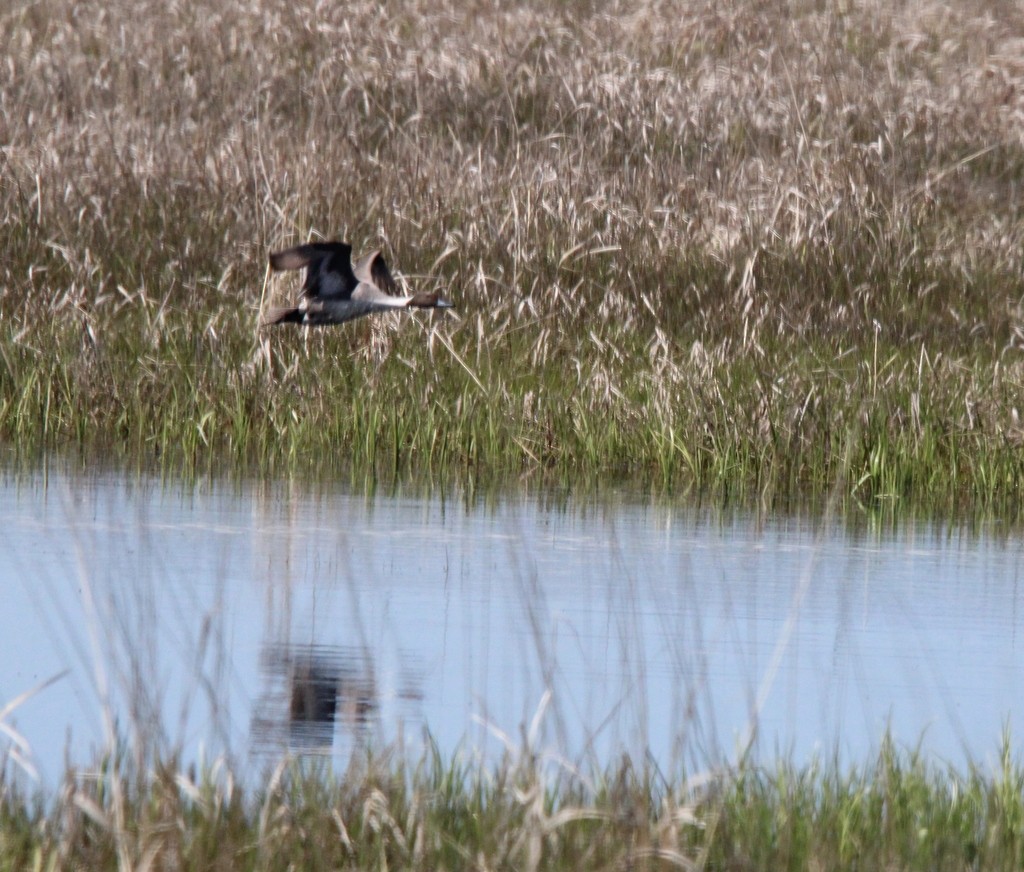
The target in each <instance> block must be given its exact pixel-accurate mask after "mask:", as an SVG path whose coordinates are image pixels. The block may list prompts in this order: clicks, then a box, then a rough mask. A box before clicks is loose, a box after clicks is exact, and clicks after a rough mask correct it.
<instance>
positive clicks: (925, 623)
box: [0, 471, 1024, 781]
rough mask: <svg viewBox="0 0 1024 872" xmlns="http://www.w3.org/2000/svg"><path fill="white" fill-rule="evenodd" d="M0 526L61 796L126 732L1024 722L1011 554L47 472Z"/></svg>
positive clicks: (553, 737)
mask: <svg viewBox="0 0 1024 872" xmlns="http://www.w3.org/2000/svg"><path fill="white" fill-rule="evenodd" d="M0 531H2V532H0V554H2V559H0V589H2V590H3V592H4V599H5V604H4V605H5V607H4V608H3V610H2V611H0V656H2V663H3V665H4V669H3V670H2V672H0V710H2V709H3V706H4V704H5V703H7V702H10V701H11V700H13V699H15V698H16V697H18V696H19V695H20V694H22V693H23V692H25V691H27V690H30V689H31V688H33V687H35V686H37V685H39V684H40V683H41V682H43V681H45V680H47V679H49V678H51V677H53V676H57V675H60V676H61V677H60V678H59V679H58V680H57V681H55V682H54V683H53V684H51V685H50V686H48V687H46V688H45V689H44V690H42V691H41V692H39V693H38V694H37V695H35V696H33V697H32V698H31V699H28V700H27V701H25V702H24V703H23V704H21V705H20V706H19V707H18V708H17V709H16V711H14V712H13V714H10V715H8V717H7V719H6V723H7V724H8V726H13V727H14V729H15V730H16V732H17V734H18V735H19V736H20V737H22V738H23V739H24V740H25V741H26V742H27V743H28V745H29V746H30V757H29V759H31V761H32V762H33V763H34V765H35V766H36V767H37V768H38V770H39V771H40V773H41V776H42V778H43V779H44V781H53V780H54V779H55V778H57V777H59V775H60V773H61V771H62V770H63V767H64V760H65V753H66V752H69V753H70V757H71V759H72V760H76V761H80V762H86V761H88V760H90V759H91V758H92V755H93V752H94V750H95V749H97V748H99V747H102V745H103V740H104V735H105V732H104V731H105V729H106V727H105V723H106V722H105V719H104V714H105V713H109V714H110V715H111V717H114V718H116V721H117V725H118V729H119V731H120V732H121V733H122V734H126V735H129V736H130V734H131V731H132V729H133V728H135V727H141V728H144V729H147V730H149V731H150V732H152V731H153V730H154V729H157V730H158V731H159V732H160V734H161V735H162V736H163V737H164V740H165V741H166V743H167V747H169V748H180V749H182V752H183V754H184V756H185V757H186V758H187V759H195V758H196V757H197V756H200V755H205V756H206V757H210V756H213V755H216V754H219V753H223V752H227V753H229V754H230V755H231V757H232V758H233V759H235V760H241V761H253V760H263V761H272V760H275V759H278V758H279V757H280V755H281V754H282V753H286V752H288V751H289V750H290V751H292V752H296V751H300V752H317V753H331V754H334V755H336V756H343V755H345V754H347V753H349V752H350V751H351V749H352V748H353V747H356V746H357V745H360V744H362V743H365V742H369V743H373V744H378V745H379V744H381V743H384V742H393V741H401V742H403V743H404V744H405V745H406V746H408V747H410V748H412V749H415V748H418V747H420V746H421V745H422V743H423V741H424V735H425V731H427V730H429V733H430V735H432V736H433V737H434V739H435V740H436V741H437V742H438V744H439V745H440V747H441V748H442V749H443V750H444V751H445V752H449V753H450V752H454V751H455V750H456V749H466V750H471V751H474V752H479V753H482V754H484V755H489V754H494V755H496V754H498V753H500V751H501V750H502V748H503V747H504V744H503V743H504V742H506V741H509V742H512V743H514V744H516V745H519V744H520V743H521V742H522V741H523V736H524V731H526V732H527V733H530V736H531V740H532V741H533V742H534V743H535V744H536V746H537V747H538V748H539V749H541V750H544V751H549V752H551V753H553V754H559V755H563V756H565V757H568V758H569V759H570V760H573V761H582V762H584V763H586V762H589V761H597V762H599V763H600V762H609V761H611V760H612V759H613V754H615V753H618V752H620V751H622V750H625V751H628V752H629V753H632V754H634V755H636V754H643V753H647V752H649V753H650V754H651V755H652V756H653V758H654V759H655V760H657V761H658V762H659V764H660V765H662V766H663V767H666V768H672V767H673V766H676V765H678V764H683V765H685V766H686V767H687V768H688V769H689V770H690V771H693V767H694V766H707V765H709V764H715V763H720V762H726V761H729V760H732V759H735V756H736V754H737V750H738V748H740V747H742V746H743V745H744V743H745V742H746V740H747V737H748V736H750V735H753V741H754V746H753V747H754V751H755V753H756V754H757V755H758V756H759V757H761V758H762V759H770V758H773V757H774V756H775V755H776V754H777V753H780V752H781V753H785V754H790V755H792V756H793V757H794V758H795V759H796V760H798V761H803V760H807V759H808V758H810V757H811V756H812V755H813V754H814V753H816V752H827V753H831V752H832V751H833V750H838V752H839V753H840V754H841V755H842V756H843V757H844V758H848V759H852V760H855V761H862V760H864V759H865V758H866V756H867V755H869V754H870V753H871V752H872V751H873V750H874V749H875V748H877V745H878V742H879V739H880V737H881V735H882V733H883V731H884V730H885V729H886V727H887V725H888V726H890V727H891V730H892V732H893V733H894V735H895V737H896V738H897V740H899V741H901V742H905V743H907V744H915V743H916V742H917V741H918V740H920V739H921V738H922V736H923V742H924V746H925V747H926V748H927V749H928V750H929V751H930V752H932V753H934V754H935V755H936V756H937V757H939V758H941V759H948V760H950V761H952V762H954V763H955V764H957V765H960V764H962V763H963V762H965V760H966V758H968V757H970V758H972V759H975V760H979V761H984V760H987V759H989V758H992V757H994V755H995V753H996V751H997V749H998V744H999V738H1000V734H1001V731H1002V730H1003V728H1004V727H1005V726H1006V725H1007V724H1009V725H1010V726H1011V728H1013V727H1014V725H1017V724H1019V723H1020V714H1021V711H1022V709H1021V690H1022V688H1024V667H1022V664H1024V658H1022V657H1021V654H1022V653H1024V651H1022V650H1021V647H1020V646H1021V642H1020V640H1019V639H1018V633H1017V630H1018V627H1019V626H1020V625H1021V621H1022V615H1021V614H1020V611H1021V604H1022V589H1021V581H1022V570H1021V567H1022V560H1021V558H1022V553H1021V551H1022V549H1021V542H1020V539H1019V538H1017V537H1016V536H1002V537H1000V538H998V539H997V538H992V537H986V536H984V535H982V536H977V535H974V534H968V533H967V532H964V531H960V530H957V529H955V528H954V529H949V528H943V529H941V530H940V529H936V528H931V527H913V526H908V527H906V528H905V529H904V530H902V531H901V532H899V533H897V534H880V533H876V532H865V533H860V534H850V533H849V532H848V529H844V528H843V527H841V526H837V525H828V524H822V523H821V522H820V521H814V520H810V519H799V518H792V517H775V518H772V517H769V518H764V517H755V516H752V515H745V514H729V515H722V514H716V513H709V512H707V511H703V512H702V511H698V510H695V509H692V508H687V507H685V506H678V505H673V504H671V503H667V502H652V501H650V500H648V501H643V500H640V499H637V498H629V497H622V498H620V499H617V500H614V501H611V502H605V503H603V504H597V503H594V502H587V501H574V500H572V499H560V500H557V501H553V500H552V498H551V497H550V496H548V497H543V496H541V497H538V496H536V495H533V496H524V497H521V498H515V497H509V498H505V499H501V500H499V501H494V502H482V503H474V504H472V505H467V502H466V501H465V500H460V499H440V498H421V497H419V496H415V497H414V496H402V495H401V494H400V493H399V494H398V495H394V496H380V495H378V496H375V497H368V496H365V495H360V494H348V493H344V492H330V491H322V492H318V493H314V492H311V491H310V489H308V488H300V487H295V486H289V485H288V484H286V483H272V484H253V485H243V486H239V485H235V484H228V483H217V482H213V483H207V484H202V485H199V486H197V487H194V488H193V487H189V488H187V489H184V490H183V489H181V488H177V487H174V486H168V485H166V484H161V483H160V482H159V481H157V480H147V479H139V478H133V477H118V476H110V475H108V476H102V477H89V476H82V475H79V474H68V473H55V472H53V471H51V472H49V474H48V475H47V476H46V477H45V478H44V477H43V476H41V475H39V476H34V477H32V476H20V477H7V478H6V479H3V480H0ZM548 691H550V692H548ZM755 727H756V729H754V728H755ZM752 730H753V732H751V731H752ZM9 742H10V739H9V738H5V737H4V736H3V734H2V733H0V743H7V744H8V746H9ZM26 753H29V752H26Z"/></svg>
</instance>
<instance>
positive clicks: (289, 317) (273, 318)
mask: <svg viewBox="0 0 1024 872" xmlns="http://www.w3.org/2000/svg"><path fill="white" fill-rule="evenodd" d="M302 314H303V313H302V310H301V309H299V308H298V307H297V306H296V307H293V308H291V309H271V310H270V311H269V312H267V318H266V320H265V321H264V322H263V326H264V327H267V326H269V325H271V324H288V323H293V324H301V323H302Z"/></svg>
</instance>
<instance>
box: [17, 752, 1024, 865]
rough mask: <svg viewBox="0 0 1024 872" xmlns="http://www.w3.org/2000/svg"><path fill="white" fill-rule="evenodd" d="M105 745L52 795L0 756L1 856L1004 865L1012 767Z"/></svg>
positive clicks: (1022, 802)
mask: <svg viewBox="0 0 1024 872" xmlns="http://www.w3.org/2000/svg"><path fill="white" fill-rule="evenodd" d="M131 760H132V754H131V753H130V752H129V751H128V750H127V749H126V748H123V749H122V750H121V751H119V752H117V753H115V754H112V755H108V756H106V757H104V758H103V759H101V760H100V761H99V762H98V764H97V766H96V767H95V768H93V769H81V770H71V771H69V774H68V775H67V777H66V780H65V783H64V785H63V787H62V788H61V790H59V791H58V792H57V793H56V794H55V795H54V796H53V797H50V798H44V797H41V796H36V797H32V796H30V795H28V794H26V793H25V792H24V791H23V789H22V788H21V787H19V785H18V778H17V777H16V774H15V772H14V766H13V764H12V762H11V761H10V760H7V761H6V765H5V766H3V767H0V867H2V868H4V869H40V870H42V869H114V868H118V869H154V868H156V869H161V868H175V869H231V870H236V869H251V870H262V869H268V870H270V869H284V868H288V869H292V868H294V869H305V870H319V869H431V870H443V869H527V870H536V869H595V870H597V869H624V868H626V869H640V870H643V869H704V868H706V869H736V870H739V869H818V868H822V869H840V868H858V869H860V868H869V869H889V868H891V869H907V870H915V869H920V870H942V869H949V870H954V869H956V870H959V869H1017V868H1020V866H1021V864H1022V863H1024V831H1022V828H1021V820H1022V819H1024V769H1022V768H1021V764H1020V762H1019V761H1018V760H1015V759H1014V758H1013V757H1012V754H1011V751H1010V737H1009V735H1007V736H1005V737H1004V744H1003V748H1002V751H1001V752H1000V754H999V756H998V760H996V761H995V763H994V765H993V766H992V769H991V771H982V770H981V769H980V768H973V767H972V768H971V769H970V770H969V771H968V772H967V773H966V774H965V773H961V772H957V771H956V770H954V769H952V768H945V767H937V766H935V765H934V764H929V763H927V762H926V761H925V760H924V759H923V758H922V757H921V755H919V754H918V753H917V752H916V751H914V750H899V749H897V748H896V747H895V746H894V745H893V744H892V742H891V741H890V740H888V739H885V740H883V743H882V745H881V747H880V750H879V751H878V754H877V757H876V758H875V759H874V760H873V761H871V762H869V763H868V764H866V765H864V766H861V767H856V766H854V767H845V768H844V767H842V766H840V764H839V763H838V762H836V761H835V760H833V761H831V762H828V761H821V760H818V761H814V762H811V763H809V764H807V765H806V766H804V767H801V768H798V767H795V766H793V765H791V764H788V763H785V762H780V763H777V764H775V765H774V766H773V767H762V766H756V765H753V764H749V763H747V764H743V765H741V766H740V767H739V768H738V769H736V770H734V771H731V772H728V773H721V774H714V773H711V774H705V775H702V776H700V777H696V778H689V779H688V778H686V777H684V776H679V777H677V778H673V777H668V778H666V776H665V775H664V773H662V772H660V771H659V770H658V769H657V767H655V766H653V765H651V764H645V765H644V766H642V767H640V768H635V767H634V765H633V763H632V762H631V761H630V760H628V759H624V760H622V761H621V762H620V763H618V764H615V765H614V766H613V767H611V768H609V769H608V770H606V771H603V772H597V773H591V774H589V775H587V774H583V773H581V772H579V771H578V770H575V769H573V768H572V767H570V766H568V765H566V764H565V763H564V762H563V763H561V764H558V763H556V762H554V761H552V760H545V759H544V757H543V755H539V754H536V753H534V752H532V751H529V750H522V751H519V752H515V753H513V752H509V753H508V754H507V755H506V757H505V759H504V760H503V761H502V762H501V763H499V764H497V765H496V766H487V765H485V764H483V763H481V762H480V761H478V760H476V761H474V760H473V759H471V758H467V757H464V756H462V755H458V754H456V755H455V756H454V757H453V758H452V759H450V760H449V759H444V758H443V757H442V756H441V755H440V754H439V752H438V751H437V749H436V748H431V747H428V750H427V752H426V753H425V754H424V756H423V757H421V758H420V759H419V760H418V761H415V762H412V763H410V762H408V761H407V760H405V759H403V758H402V757H401V756H400V755H397V754H395V753H385V754H379V755H374V754H372V753H369V752H363V753H355V754H354V756H353V759H352V760H351V761H350V763H349V765H348V768H347V770H346V771H344V772H337V773H335V772H333V771H332V770H331V769H330V766H329V764H327V763H326V762H324V761H319V762H318V761H315V760H312V761H310V760H306V761H298V760H292V761H285V762H283V763H282V764H281V765H279V766H278V767H277V768H276V769H275V770H274V771H273V772H270V773H267V775H266V777H265V778H264V779H262V780H260V781H259V783H258V786H255V787H253V786H251V785H250V786H249V787H245V786H243V785H242V783H241V782H238V781H236V780H235V777H234V775H233V774H232V771H231V769H230V767H229V765H228V764H227V763H226V762H225V761H224V760H223V759H221V760H218V761H216V762H214V763H213V764H212V765H209V766H208V767H205V768H204V769H203V770H202V771H200V772H198V773H197V771H196V768H195V767H194V766H192V767H189V768H188V770H187V771H186V770H183V769H181V768H179V766H178V764H177V762H176V761H175V760H174V759H170V760H159V759H158V760H151V761H150V763H151V764H152V765H151V768H149V769H148V770H147V771H146V773H145V774H144V775H141V776H140V775H139V774H138V772H139V770H137V769H136V768H134V767H135V764H133V763H132V762H131Z"/></svg>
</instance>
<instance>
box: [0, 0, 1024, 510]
mask: <svg viewBox="0 0 1024 872" xmlns="http://www.w3.org/2000/svg"><path fill="white" fill-rule="evenodd" d="M997 5H998V4H997ZM992 9H993V7H992V6H991V4H987V3H982V2H964V3H956V4H952V5H949V4H939V3H931V2H922V3H916V4H912V5H909V6H901V7H898V8H896V9H893V8H892V7H891V5H890V4H885V3H881V2H865V3H861V4H832V3H829V4H813V3H801V2H795V3H788V4H783V5H779V4H757V3H754V4H752V3H748V2H739V0H737V2H734V3H726V4H724V5H723V4H703V3H698V2H683V3H678V4H650V5H645V6H643V7H641V8H638V9H636V8H633V7H630V8H628V9H626V8H622V9H620V8H618V7H616V6H614V5H612V6H607V5H605V4H591V3H586V2H582V0H581V2H579V3H570V4H565V3H561V2H558V3H556V2H551V0H538V2H535V3H530V4H525V5H523V4H520V5H517V6H516V7H515V8H508V9H506V8H505V7H503V6H502V5H501V4H488V3H468V4H461V3H458V4H451V3H446V2H444V0H423V2H419V3H415V4H411V5H409V4H400V5H396V6H393V7H392V6H385V7H384V8H383V9H381V7H379V5H378V4H371V3H364V4H361V3H354V4H344V5H341V6H337V7H333V8H326V7H321V6H316V7H315V8H314V7H313V6H312V5H310V6H304V5H301V4H300V5H299V6H296V5H295V4H293V3H290V2H288V3H286V2H283V0H259V2H256V0H207V2H202V3H199V4H190V5H188V6H177V5H174V4H171V5H170V6H168V5H167V4H161V3H155V2H149V0H144V2H143V3H142V4H139V3H127V2H122V0H115V2H113V3H111V2H106V0H104V2H102V3H100V2H86V3H76V4H71V3H68V2H66V0H42V2H39V3H31V4H14V5H13V6H11V7H9V8H8V9H6V10H5V11H3V12H0V46H2V56H3V57H4V64H5V71H4V75H3V76H2V77H0V145H2V149H0V166H2V175H3V182H2V184H0V215H2V221H0V240H2V241H0V250H2V252H3V258H2V260H0V439H2V440H3V442H4V443H5V444H6V445H7V446H8V450H9V452H10V453H11V454H15V455H22V456H39V455H40V454H41V453H43V452H44V451H52V450H60V451H67V450H78V451H80V452H82V453H83V454H84V455H85V456H87V457H99V456H103V455H109V454H111V453H113V454H114V455H116V456H123V457H126V458H129V459H130V460H134V461H135V462H139V463H145V464H153V463H156V464H160V465H163V466H165V467H167V468H169V469H171V470H173V472H174V473H175V474H184V475H186V476H188V475H191V474H194V473H195V472H196V471H197V470H200V471H201V470H202V469H204V468H205V467H206V466H208V465H213V464H217V465H220V466H222V467H223V466H227V467H232V466H235V467H237V468H246V469H257V470H260V471H261V472H264V473H267V474H281V473H289V474H299V475H302V474H309V475H313V474H315V475H324V474H327V475H329V474H332V472H333V473H335V474H336V473H337V472H338V471H339V470H354V471H355V472H356V473H358V474H366V473H368V472H369V473H374V474H381V475H389V476H390V475H405V474H417V475H421V476H426V477H428V478H429V479H430V480H433V481H442V482H443V481H444V480H446V479H451V478H453V477H460V476H461V477H465V476H470V477H477V478H480V479H495V478H497V479H505V480H508V479H514V478H516V477H522V476H524V475H526V476H537V477H544V476H547V477H552V478H554V479H556V480H562V481H568V480H573V481H582V482H585V481H595V482H596V481H598V480H608V479H609V478H615V479H625V480H631V481H635V482H638V483H640V484H641V485H642V486H646V487H652V488H655V489H658V490H672V491H684V490H688V491H695V490H696V491H700V492H702V493H708V494H711V493H714V494H722V495H726V496H727V497H734V496H738V497H743V498H748V499H749V498H759V499H761V500H763V501H768V502H769V503H774V502H776V501H791V500H793V499H797V498H799V497H800V496H802V495H813V494H821V493H825V492H829V491H831V490H832V489H833V488H836V489H837V491H838V492H839V494H840V495H841V496H842V497H843V498H844V499H849V500H854V501H857V502H860V503H861V504H864V505H877V504H879V503H893V504H897V505H899V506H904V507H907V508H908V509H909V508H915V509H919V508H922V507H923V508H925V509H934V508H938V509H940V510H942V511H948V512H951V513H954V512H962V511H983V512H989V513H994V514H999V515H1005V516H1014V517H1015V516H1016V514H1017V513H1018V511H1019V509H1018V506H1019V503H1020V495H1021V483H1022V478H1024V451H1022V442H1024V425H1022V424H1021V421H1020V412H1021V409H1022V408H1024V351H1022V348H1024V324H1022V317H1024V295H1022V287H1024V283H1022V257H1024V216H1022V211H1021V202H1022V198H1021V182H1022V179H1024V149H1022V133H1021V131H1022V125H1021V119H1022V117H1024V67H1022V66H1021V64H1020V60H1019V58H1020V51H1019V48H1020V45H1021V44H1022V43H1021V40H1022V39H1024V24H1022V22H1021V19H1020V16H1017V15H1000V14H996V13H994V12H993V11H992ZM311 238H343V239H346V240H349V241H351V242H352V243H353V244H354V246H355V249H356V251H357V252H365V251H368V250H370V249H372V248H376V247H382V248H383V249H384V250H385V253H386V255H387V256H388V258H389V260H390V262H391V263H392V264H393V265H394V266H395V267H396V269H397V271H398V272H399V273H400V274H401V275H402V276H403V277H404V279H405V280H406V281H407V282H408V283H409V285H410V286H414V287H415V288H416V289H418V290H422V291H425V292H435V291H437V292H441V293H443V294H444V295H445V296H446V297H448V298H450V299H452V300H453V301H454V303H455V305H456V307H457V309H456V311H457V317H451V316H449V317H441V316H430V315H427V316H422V315H412V316H397V315H396V316H390V315H389V316H387V318H383V319H379V320H377V321H375V322H374V323H369V322H367V323H361V324H353V325H347V326H346V327H343V328H340V329H333V330H322V331H311V332H303V331H302V330H298V329H292V330H289V329H260V328H259V326H258V325H259V323H260V319H261V309H262V311H266V308H267V307H268V306H270V305H272V304H281V303H285V302H287V301H288V300H290V299H292V298H293V297H294V295H295V294H296V293H297V290H298V283H297V281H295V280H294V277H291V278H289V277H277V276H270V275H269V274H268V273H267V270H266V260H267V253H268V252H269V251H270V250H272V249H277V248H280V247H283V246H286V245H290V244H293V243H297V242H302V241H305V240H307V239H311Z"/></svg>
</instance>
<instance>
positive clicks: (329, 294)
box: [270, 242, 359, 300]
mask: <svg viewBox="0 0 1024 872" xmlns="http://www.w3.org/2000/svg"><path fill="white" fill-rule="evenodd" d="M270 266H271V267H272V268H273V269H277V270H283V269H302V268H303V267H305V268H306V280H305V281H304V282H303V285H302V295H303V296H304V297H310V298H315V299H321V300H325V299H345V298H346V297H350V296H351V295H352V291H354V290H355V288H356V286H357V285H358V284H359V279H357V278H356V275H355V273H354V272H353V270H352V246H351V245H349V244H348V243H346V242H309V243H306V244H305V245H296V246H295V247H294V248H288V249H285V250H284V251H278V252H276V253H274V254H272V255H270Z"/></svg>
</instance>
